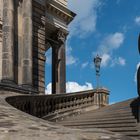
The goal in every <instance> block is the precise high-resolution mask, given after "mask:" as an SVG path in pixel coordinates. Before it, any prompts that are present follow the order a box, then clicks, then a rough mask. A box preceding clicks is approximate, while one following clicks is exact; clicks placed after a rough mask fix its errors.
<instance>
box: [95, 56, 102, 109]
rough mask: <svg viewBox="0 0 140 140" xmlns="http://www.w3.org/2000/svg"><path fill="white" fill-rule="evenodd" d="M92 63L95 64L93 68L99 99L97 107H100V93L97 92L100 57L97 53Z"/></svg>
mask: <svg viewBox="0 0 140 140" xmlns="http://www.w3.org/2000/svg"><path fill="white" fill-rule="evenodd" d="M93 61H94V65H95V70H96V80H97V87H96V89H97V94H98V101H99V108H100V106H101V105H100V93H98V88H99V77H100V66H101V61H102V58H101V57H99V55H98V54H97V56H96V57H95V58H94V60H93Z"/></svg>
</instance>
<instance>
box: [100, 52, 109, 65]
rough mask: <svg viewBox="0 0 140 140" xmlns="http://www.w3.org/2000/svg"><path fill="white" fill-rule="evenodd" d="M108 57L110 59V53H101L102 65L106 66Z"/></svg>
mask: <svg viewBox="0 0 140 140" xmlns="http://www.w3.org/2000/svg"><path fill="white" fill-rule="evenodd" d="M110 59H111V57H110V55H108V54H103V55H102V63H101V65H102V66H103V67H105V66H107V65H108V63H109V61H110Z"/></svg>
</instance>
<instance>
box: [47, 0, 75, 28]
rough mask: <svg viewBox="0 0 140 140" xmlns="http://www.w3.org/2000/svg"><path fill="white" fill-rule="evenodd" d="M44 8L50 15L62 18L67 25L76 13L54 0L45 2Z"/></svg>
mask: <svg viewBox="0 0 140 140" xmlns="http://www.w3.org/2000/svg"><path fill="white" fill-rule="evenodd" d="M46 9H47V11H48V12H49V13H51V14H52V15H56V16H58V17H60V18H61V19H63V20H64V21H65V22H66V23H67V25H68V24H69V23H70V22H71V21H72V20H73V19H74V17H75V15H76V14H75V13H73V12H72V11H70V10H69V9H67V8H66V7H63V6H60V5H59V4H58V3H57V2H55V1H48V2H47V3H46Z"/></svg>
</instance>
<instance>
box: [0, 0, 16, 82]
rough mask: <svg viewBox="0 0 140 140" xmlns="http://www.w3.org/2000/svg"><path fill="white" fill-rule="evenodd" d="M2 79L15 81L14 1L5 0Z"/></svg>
mask: <svg viewBox="0 0 140 140" xmlns="http://www.w3.org/2000/svg"><path fill="white" fill-rule="evenodd" d="M3 17H4V18H3V29H2V31H3V47H2V78H1V79H2V80H6V81H14V60H13V53H14V2H13V0H5V1H3Z"/></svg>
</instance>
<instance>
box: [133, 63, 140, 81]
mask: <svg viewBox="0 0 140 140" xmlns="http://www.w3.org/2000/svg"><path fill="white" fill-rule="evenodd" d="M139 66H140V62H139V63H138V64H137V66H136V72H135V76H134V82H137V71H138V68H139Z"/></svg>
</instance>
